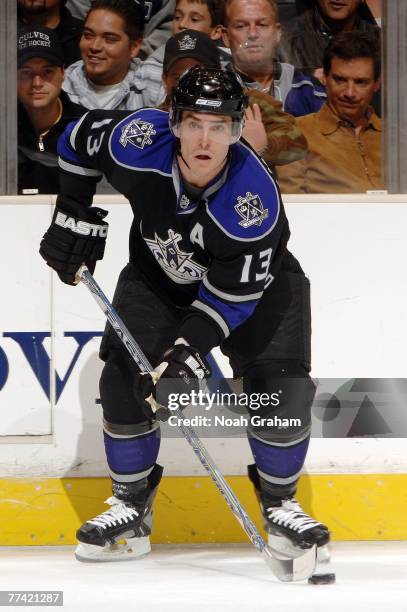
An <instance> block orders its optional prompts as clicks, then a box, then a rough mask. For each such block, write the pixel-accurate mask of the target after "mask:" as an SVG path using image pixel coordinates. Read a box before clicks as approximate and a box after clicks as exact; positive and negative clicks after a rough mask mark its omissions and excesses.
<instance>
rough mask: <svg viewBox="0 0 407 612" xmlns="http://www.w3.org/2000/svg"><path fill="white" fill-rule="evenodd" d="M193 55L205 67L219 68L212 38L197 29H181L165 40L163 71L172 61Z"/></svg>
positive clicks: (215, 47)
mask: <svg viewBox="0 0 407 612" xmlns="http://www.w3.org/2000/svg"><path fill="white" fill-rule="evenodd" d="M185 57H193V58H195V59H197V60H199V61H200V62H202V64H203V65H204V66H206V67H212V68H219V67H220V58H219V51H218V48H217V46H216V45H215V43H214V42H213V40H212V39H211V38H210V37H209V36H208V35H207V34H204V33H203V32H198V31H197V30H183V31H182V32H178V34H176V35H175V36H171V38H169V39H168V40H167V42H166V45H165V52H164V62H163V72H164V74H166V73H167V72H168V70H169V69H170V68H171V66H172V65H173V63H174V62H176V61H177V60H179V59H184V58H185Z"/></svg>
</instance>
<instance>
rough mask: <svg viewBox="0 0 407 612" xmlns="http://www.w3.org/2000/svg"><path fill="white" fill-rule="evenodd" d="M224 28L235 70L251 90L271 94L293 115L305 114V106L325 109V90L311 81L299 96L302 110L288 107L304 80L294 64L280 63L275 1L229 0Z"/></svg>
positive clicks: (279, 26) (278, 25)
mask: <svg viewBox="0 0 407 612" xmlns="http://www.w3.org/2000/svg"><path fill="white" fill-rule="evenodd" d="M224 25H225V29H224V33H223V38H224V41H225V44H226V45H227V46H228V47H230V49H231V52H232V64H233V68H234V70H235V71H236V72H238V73H239V74H240V76H241V77H242V79H243V81H244V83H245V85H246V86H247V87H249V88H251V89H258V90H259V91H261V92H263V93H267V94H270V95H271V96H273V98H275V99H276V100H279V101H280V102H282V104H283V106H284V108H285V110H287V111H288V112H290V113H292V114H302V112H301V109H300V106H301V104H304V105H306V107H307V109H308V112H312V111H314V110H318V109H319V108H320V107H321V104H322V102H321V98H320V93H321V92H322V95H323V87H322V85H320V84H319V83H318V81H316V80H312V79H307V86H306V87H304V88H303V90H302V92H301V96H300V97H298V96H297V99H296V105H297V107H298V108H296V109H293V108H288V106H287V96H288V94H289V92H290V90H291V88H292V87H293V84H295V83H297V82H298V81H299V80H300V81H301V80H303V75H301V74H299V73H297V72H296V71H295V68H294V66H293V65H292V64H287V63H280V62H279V61H278V60H277V59H276V58H277V55H278V46H279V42H280V38H281V25H280V22H279V17H278V7H277V4H276V2H275V0H225V15H224ZM302 99H303V101H302ZM294 110H295V112H294Z"/></svg>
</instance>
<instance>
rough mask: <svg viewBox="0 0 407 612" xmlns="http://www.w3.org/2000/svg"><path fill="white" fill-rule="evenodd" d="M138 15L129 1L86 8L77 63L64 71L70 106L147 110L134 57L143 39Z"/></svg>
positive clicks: (108, 0) (106, 0) (102, 0)
mask: <svg viewBox="0 0 407 612" xmlns="http://www.w3.org/2000/svg"><path fill="white" fill-rule="evenodd" d="M142 10H143V9H142V7H141V6H140V4H138V3H136V2H133V1H132V2H129V0H95V1H94V2H93V3H92V8H91V9H90V11H89V13H88V15H87V17H86V19H85V23H84V28H83V34H82V37H81V41H80V49H81V54H82V60H80V61H79V62H76V63H75V64H72V66H69V68H68V69H67V71H66V75H65V80H64V83H63V89H64V91H66V93H67V94H68V96H69V97H70V99H71V100H72V101H73V102H75V103H77V104H81V105H82V106H85V107H86V108H89V109H94V108H104V109H117V110H135V109H137V108H140V107H142V106H147V105H148V102H147V100H146V98H145V94H146V88H147V86H148V85H147V83H146V82H144V81H143V77H142V72H141V64H142V62H141V60H140V59H139V58H138V57H137V55H138V53H139V51H140V47H141V42H142V36H143V19H144V17H143V12H142ZM149 86H150V88H151V87H152V86H151V84H150V85H149ZM150 93H151V92H150Z"/></svg>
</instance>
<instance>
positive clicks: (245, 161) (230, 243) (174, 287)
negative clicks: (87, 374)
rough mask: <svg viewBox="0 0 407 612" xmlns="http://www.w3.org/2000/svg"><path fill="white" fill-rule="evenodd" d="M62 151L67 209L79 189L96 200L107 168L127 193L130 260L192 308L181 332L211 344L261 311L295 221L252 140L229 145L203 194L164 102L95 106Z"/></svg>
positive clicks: (205, 346)
mask: <svg viewBox="0 0 407 612" xmlns="http://www.w3.org/2000/svg"><path fill="white" fill-rule="evenodd" d="M58 151H59V155H60V167H61V171H62V173H61V191H60V195H59V196H58V201H57V203H58V205H59V206H60V208H61V209H62V210H67V211H69V207H70V202H71V203H72V199H73V198H75V204H76V206H77V203H78V202H79V203H80V204H82V205H83V206H85V207H86V206H90V205H91V203H92V199H93V195H94V193H95V188H96V183H97V181H98V180H99V179H100V178H101V177H102V175H105V177H106V178H107V180H108V181H109V182H110V183H111V184H112V186H113V187H114V188H115V189H117V191H119V192H120V193H122V194H123V195H124V196H125V197H126V198H127V199H128V200H129V202H130V204H131V206H132V210H133V213H134V220H133V223H132V226H131V228H129V231H130V244H129V247H130V261H131V262H132V263H134V264H135V265H136V266H137V268H138V269H139V271H140V272H141V273H142V274H143V276H144V278H145V279H146V281H147V283H148V284H149V285H150V286H151V288H152V289H153V290H154V291H155V292H156V293H157V294H158V295H160V296H161V297H162V298H163V299H167V300H170V301H171V302H172V303H174V304H175V305H177V306H181V307H185V306H191V307H192V309H189V310H188V315H187V316H186V318H185V320H184V323H183V324H182V326H181V329H180V335H181V336H183V337H185V338H186V339H188V341H189V342H190V343H191V344H193V345H194V346H196V347H198V348H200V349H202V350H204V352H207V350H210V348H212V347H213V346H215V345H218V344H221V343H222V341H223V340H224V339H225V338H227V337H228V336H229V334H230V332H231V331H232V330H234V329H235V328H237V327H238V326H240V325H241V324H242V323H244V322H245V321H246V320H247V319H248V318H249V317H250V316H251V315H252V314H253V312H254V310H255V308H256V306H257V304H258V302H259V300H261V299H262V296H263V293H264V291H265V289H266V287H268V286H269V285H270V283H271V282H272V280H273V277H274V276H275V275H276V273H277V271H278V268H279V266H280V263H281V260H282V257H283V255H284V254H285V253H286V243H287V240H288V237H289V229H288V223H287V219H286V216H285V212H284V209H283V205H282V202H281V197H280V194H279V190H278V187H277V184H276V181H275V179H274V177H273V174H272V173H271V171H270V170H269V169H268V168H267V166H266V165H265V164H264V163H263V162H262V160H261V159H260V158H259V157H258V156H257V155H256V153H255V152H254V151H253V150H252V149H251V148H250V146H249V145H247V144H246V143H244V142H238V143H236V144H234V145H232V146H231V147H230V151H229V155H228V160H227V164H226V166H225V167H224V169H223V170H222V172H221V173H220V174H219V175H218V176H216V177H215V178H214V179H213V180H212V181H211V183H210V184H208V185H207V186H206V188H205V189H204V190H203V191H202V192H201V193H200V194H199V196H198V197H196V196H195V197H194V196H192V195H191V190H190V189H188V186H185V185H184V183H183V179H182V176H181V173H180V171H179V167H178V163H177V155H176V152H177V141H176V139H175V138H174V136H173V135H172V134H171V132H170V129H169V126H168V114H167V113H166V112H163V111H160V110H156V109H141V110H138V111H136V112H134V113H129V112H127V111H101V110H95V111H90V112H88V113H87V114H86V115H85V116H84V117H83V118H82V119H81V120H80V121H79V122H77V123H76V124H71V125H70V126H68V128H67V130H66V131H65V133H64V135H63V136H62V137H61V139H60V141H59V147H58ZM72 194H76V195H75V196H73V195H72Z"/></svg>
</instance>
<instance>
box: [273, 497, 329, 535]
mask: <svg viewBox="0 0 407 612" xmlns="http://www.w3.org/2000/svg"><path fill="white" fill-rule="evenodd" d="M266 512H267V515H268V518H269V520H271V521H273V522H274V523H276V524H277V525H282V526H284V527H289V528H290V529H293V530H294V531H297V532H298V533H302V532H303V531H306V530H307V529H312V528H313V527H317V526H318V525H321V523H318V521H316V520H315V519H313V518H312V517H310V516H308V514H305V512H304V510H303V509H302V508H301V506H300V504H299V503H298V502H297V501H296V500H295V499H284V500H283V501H282V504H281V506H278V507H277V508H275V507H273V506H270V507H269V508H266Z"/></svg>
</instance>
